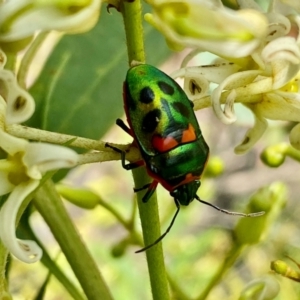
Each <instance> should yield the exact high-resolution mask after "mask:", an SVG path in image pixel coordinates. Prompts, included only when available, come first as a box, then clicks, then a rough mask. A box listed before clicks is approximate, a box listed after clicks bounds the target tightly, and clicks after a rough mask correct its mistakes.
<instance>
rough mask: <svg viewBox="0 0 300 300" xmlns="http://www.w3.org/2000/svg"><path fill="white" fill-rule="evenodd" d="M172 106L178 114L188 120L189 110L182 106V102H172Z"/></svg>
mask: <svg viewBox="0 0 300 300" xmlns="http://www.w3.org/2000/svg"><path fill="white" fill-rule="evenodd" d="M172 106H173V107H174V109H175V110H176V111H177V112H179V113H180V114H181V115H182V116H184V117H186V118H189V117H190V108H189V107H187V106H186V105H184V104H183V103H182V102H173V103H172Z"/></svg>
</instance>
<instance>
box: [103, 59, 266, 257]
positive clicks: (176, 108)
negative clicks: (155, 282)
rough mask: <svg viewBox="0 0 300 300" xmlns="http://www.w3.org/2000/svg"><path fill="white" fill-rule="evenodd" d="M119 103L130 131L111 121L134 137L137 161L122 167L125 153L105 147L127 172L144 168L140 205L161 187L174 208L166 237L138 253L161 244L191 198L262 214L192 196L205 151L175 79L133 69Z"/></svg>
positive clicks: (189, 105)
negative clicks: (117, 156)
mask: <svg viewBox="0 0 300 300" xmlns="http://www.w3.org/2000/svg"><path fill="white" fill-rule="evenodd" d="M123 99H124V108H125V113H126V117H127V122H128V124H129V127H128V126H127V125H126V124H125V123H124V122H123V121H122V120H120V119H117V122H116V123H117V125H118V126H120V127H121V128H122V129H123V130H124V131H125V132H127V133H128V134H129V135H131V136H132V137H133V145H135V146H136V147H138V148H139V150H140V152H141V156H142V160H140V161H137V162H133V163H126V162H125V152H124V151H122V150H120V149H118V148H116V147H114V146H111V145H109V144H106V146H107V147H110V148H112V149H114V150H115V151H117V152H119V153H120V154H121V161H122V166H123V167H124V168H125V169H126V170H131V169H133V168H136V167H140V166H145V167H146V169H147V172H148V174H149V176H150V177H151V178H153V181H152V182H151V183H149V184H147V185H145V186H143V187H141V188H136V189H134V190H135V192H137V191H141V190H143V189H147V191H146V193H145V195H144V197H143V199H142V201H143V202H147V201H148V200H149V199H150V198H151V196H152V194H153V193H154V191H155V189H156V187H157V185H158V183H160V184H161V185H162V186H163V187H164V188H165V189H167V190H168V191H169V192H170V195H171V196H172V197H173V198H174V202H175V205H176V208H177V210H176V212H175V215H174V217H173V219H172V221H171V223H170V225H169V227H168V228H167V230H166V231H165V233H164V234H162V235H161V236H160V237H159V238H158V239H157V240H156V241H155V242H153V243H152V244H150V245H148V246H146V247H145V248H143V249H141V250H138V251H136V252H137V253H138V252H142V251H144V250H147V249H149V248H150V247H152V246H154V245H155V244H157V243H158V242H159V241H161V240H162V239H163V238H164V237H165V235H166V234H167V233H168V232H169V230H170V229H171V227H172V225H173V223H174V221H175V219H176V217H177V215H178V213H179V210H180V205H184V206H187V205H189V204H190V203H191V202H192V201H193V200H194V199H196V200H197V201H199V202H202V203H204V204H207V205H209V206H212V207H214V208H215V209H217V210H219V211H222V212H225V213H227V214H233V215H241V216H256V215H260V214H261V213H256V214H243V213H236V212H229V211H227V210H224V209H221V208H219V207H217V206H215V205H213V204H211V203H208V202H206V201H203V200H201V199H200V198H199V197H198V196H197V191H198V189H199V187H200V178H201V175H202V173H203V171H204V168H205V165H206V163H207V160H208V157H209V147H208V145H207V144H206V142H205V140H204V138H203V136H202V133H201V130H200V126H199V124H198V121H197V119H196V116H195V113H194V110H193V103H192V101H190V100H189V99H188V98H187V96H186V94H185V92H184V91H183V89H182V88H181V87H180V86H179V85H178V83H177V82H176V81H175V80H174V79H172V78H171V77H169V76H168V75H167V74H165V73H163V72H162V71H160V70H159V69H157V68H155V67H153V66H151V65H147V64H140V65H136V66H133V67H131V68H130V69H129V70H128V72H127V75H126V80H125V82H124V85H123Z"/></svg>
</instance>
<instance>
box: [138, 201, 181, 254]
mask: <svg viewBox="0 0 300 300" xmlns="http://www.w3.org/2000/svg"><path fill="white" fill-rule="evenodd" d="M174 201H175V205H176V207H177V210H176V212H175V215H174V217H173V219H172V221H171V223H170V225H169V227H168V228H167V230H166V231H165V233H164V234H162V235H161V236H160V237H159V238H158V239H157V240H156V241H155V242H154V243H152V244H150V245H148V246H146V247H144V248H142V249H140V250H138V251H135V253H141V252H144V251H146V250H148V249H149V248H151V247H153V246H154V245H156V244H157V243H159V242H160V241H161V240H162V239H163V238H164V237H165V236H166V235H167V234H168V232H169V231H170V230H171V228H172V226H173V224H174V222H175V220H176V217H177V215H178V213H179V211H180V204H179V202H178V200H177V199H175V198H174Z"/></svg>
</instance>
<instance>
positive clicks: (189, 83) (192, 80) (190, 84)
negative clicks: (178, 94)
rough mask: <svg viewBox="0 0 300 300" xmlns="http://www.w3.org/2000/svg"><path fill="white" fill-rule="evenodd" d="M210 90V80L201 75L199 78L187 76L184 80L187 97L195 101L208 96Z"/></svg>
mask: <svg viewBox="0 0 300 300" xmlns="http://www.w3.org/2000/svg"><path fill="white" fill-rule="evenodd" d="M208 88H209V82H208V80H207V79H206V78H205V77H204V76H201V75H198V76H189V75H187V76H185V78H184V91H185V93H186V95H187V97H188V98H189V99H190V100H191V101H194V100H195V99H199V98H201V97H203V96H204V95H206V93H207V91H208Z"/></svg>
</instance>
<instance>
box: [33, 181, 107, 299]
mask: <svg viewBox="0 0 300 300" xmlns="http://www.w3.org/2000/svg"><path fill="white" fill-rule="evenodd" d="M33 203H34V205H35V207H36V208H37V210H38V211H39V212H40V214H41V215H42V217H43V218H44V220H45V221H46V222H47V224H48V225H49V227H50V229H51V231H52V233H53V235H54V237H55V239H56V240H57V242H58V243H59V245H60V247H61V249H62V251H63V253H64V254H65V256H66V258H67V260H68V262H69V263H70V265H71V267H72V269H73V271H74V273H75V275H76V277H77V278H78V281H79V282H80V284H81V286H82V289H83V290H84V292H85V294H86V296H87V298H88V299H89V300H99V299H102V300H111V299H112V296H111V294H110V291H109V290H108V287H107V286H106V284H105V282H104V280H103V278H102V276H101V274H100V271H99V269H98V267H97V265H96V264H95V262H94V260H93V259H92V257H91V256H90V253H89V252H88V250H87V249H86V246H85V245H84V244H83V242H82V240H81V237H80V235H79V234H78V232H77V230H76V228H75V226H74V224H73V222H72V221H71V219H70V217H69V215H68V213H67V212H66V209H65V207H64V205H63V203H62V201H61V199H60V197H59V195H58V194H57V192H56V190H55V188H54V185H53V183H52V182H51V181H50V180H48V181H47V182H45V184H44V185H43V186H42V187H41V188H40V189H39V190H38V191H37V193H36V195H35V198H34V200H33ZM71 246H73V247H71Z"/></svg>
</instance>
